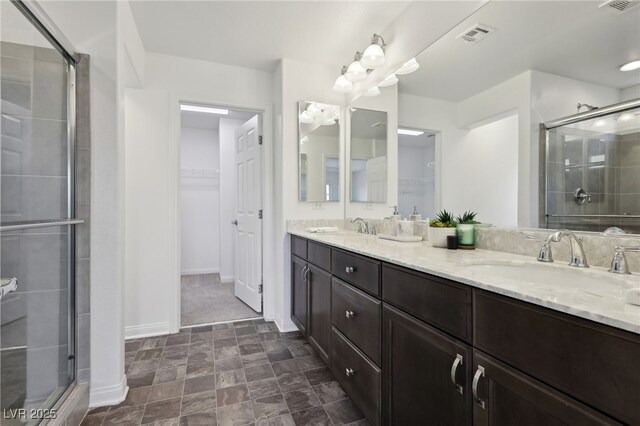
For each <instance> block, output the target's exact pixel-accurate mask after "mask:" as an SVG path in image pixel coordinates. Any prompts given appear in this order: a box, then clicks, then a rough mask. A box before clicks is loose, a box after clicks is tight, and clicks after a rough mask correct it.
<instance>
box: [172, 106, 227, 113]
mask: <svg viewBox="0 0 640 426" xmlns="http://www.w3.org/2000/svg"><path fill="white" fill-rule="evenodd" d="M180 111H191V112H204V113H207V114H220V115H228V114H229V110H228V109H220V108H211V107H204V106H198V105H184V104H182V105H180Z"/></svg>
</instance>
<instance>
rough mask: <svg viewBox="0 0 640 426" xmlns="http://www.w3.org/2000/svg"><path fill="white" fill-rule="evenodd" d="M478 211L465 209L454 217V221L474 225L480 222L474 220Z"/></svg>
mask: <svg viewBox="0 0 640 426" xmlns="http://www.w3.org/2000/svg"><path fill="white" fill-rule="evenodd" d="M477 215H478V212H472V211H471V210H467V211H466V212H464V213H462V215H459V216H458V217H457V218H456V221H457V222H458V223H459V224H461V225H475V224H478V223H480V222H478V221H477V220H476V216H477Z"/></svg>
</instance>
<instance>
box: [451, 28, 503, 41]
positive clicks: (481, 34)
mask: <svg viewBox="0 0 640 426" xmlns="http://www.w3.org/2000/svg"><path fill="white" fill-rule="evenodd" d="M495 31H496V29H495V28H491V27H490V26H488V25H484V24H475V25H474V26H473V27H471V28H469V29H468V30H466V31H465V32H463V33H462V34H460V35H459V36H458V37H456V38H460V39H462V40H464V41H466V42H467V43H477V42H479V41H481V40H484V39H485V38H487V37H488V36H489V35H490V34H493V33H494V32H495Z"/></svg>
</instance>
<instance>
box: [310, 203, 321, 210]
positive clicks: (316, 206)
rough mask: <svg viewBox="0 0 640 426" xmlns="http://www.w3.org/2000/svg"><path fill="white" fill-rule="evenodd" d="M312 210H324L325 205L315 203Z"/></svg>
mask: <svg viewBox="0 0 640 426" xmlns="http://www.w3.org/2000/svg"><path fill="white" fill-rule="evenodd" d="M311 208H312V209H313V210H324V204H322V203H313V205H312V206H311Z"/></svg>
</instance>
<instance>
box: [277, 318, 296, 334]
mask: <svg viewBox="0 0 640 426" xmlns="http://www.w3.org/2000/svg"><path fill="white" fill-rule="evenodd" d="M273 322H275V323H276V326H277V327H278V330H280V333H286V332H289V331H298V327H297V326H296V325H295V324H294V322H293V321H291V320H290V319H288V318H287V319H286V320H284V321H283V320H277V319H276V320H274V321H273Z"/></svg>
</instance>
